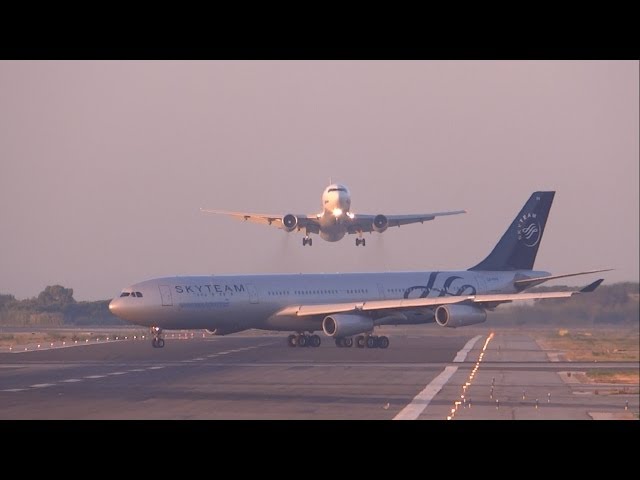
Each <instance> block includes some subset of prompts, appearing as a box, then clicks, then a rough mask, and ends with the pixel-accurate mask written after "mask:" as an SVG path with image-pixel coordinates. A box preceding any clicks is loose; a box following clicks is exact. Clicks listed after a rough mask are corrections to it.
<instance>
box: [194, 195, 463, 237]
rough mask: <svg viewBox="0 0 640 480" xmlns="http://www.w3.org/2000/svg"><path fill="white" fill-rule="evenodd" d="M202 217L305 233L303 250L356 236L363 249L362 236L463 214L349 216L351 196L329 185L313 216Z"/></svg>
mask: <svg viewBox="0 0 640 480" xmlns="http://www.w3.org/2000/svg"><path fill="white" fill-rule="evenodd" d="M200 211H201V212H204V213H216V214H222V215H230V216H232V217H236V218H238V219H243V220H245V221H247V220H248V221H250V222H255V223H262V224H264V225H272V226H275V227H278V228H281V229H282V230H284V231H285V232H293V231H294V230H297V231H298V232H299V231H301V230H302V229H304V230H305V236H304V238H303V239H302V246H305V245H309V246H312V245H313V239H312V238H311V237H310V234H312V233H315V234H317V235H320V238H322V239H324V240H326V241H327V242H337V241H338V240H342V238H343V237H344V236H345V235H346V234H347V233H349V234H358V238H356V247H357V246H359V245H362V246H363V247H364V246H365V245H366V239H364V238H362V234H363V233H364V232H369V233H371V232H378V233H382V232H384V231H385V230H386V229H387V228H389V227H399V226H400V225H408V224H410V223H424V222H426V221H428V220H433V219H434V218H436V217H441V216H445V215H458V214H460V213H466V210H455V211H452V212H438V213H420V214H410V215H382V214H378V215H366V214H361V213H352V212H351V193H350V192H349V190H348V189H347V187H345V186H344V185H340V184H337V183H332V184H331V185H329V186H328V187H327V188H325V189H324V192H322V212H320V213H318V214H313V215H304V214H303V215H294V214H292V213H287V214H285V215H280V214H276V215H270V214H267V213H246V212H227V211H224V210H209V209H205V208H201V209H200Z"/></svg>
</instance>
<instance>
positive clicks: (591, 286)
mask: <svg viewBox="0 0 640 480" xmlns="http://www.w3.org/2000/svg"><path fill="white" fill-rule="evenodd" d="M602 282H604V278H599V279H598V280H596V281H595V282H593V283H590V284H589V285H587V286H586V287H584V288H582V289H580V293H590V292H593V291H594V290H595V289H596V288H598V287H599V286H600V284H601V283H602Z"/></svg>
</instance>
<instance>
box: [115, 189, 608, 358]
mask: <svg viewBox="0 0 640 480" xmlns="http://www.w3.org/2000/svg"><path fill="white" fill-rule="evenodd" d="M554 195H555V192H535V193H533V194H532V195H531V197H530V198H529V200H528V201H527V202H526V203H525V205H524V207H523V208H522V210H521V211H520V212H519V213H518V215H517V216H516V217H515V219H514V220H513V222H512V223H511V225H510V226H509V228H508V229H507V231H506V232H505V233H504V235H503V236H502V238H501V239H500V241H499V242H498V244H497V245H496V246H495V247H494V249H493V250H492V251H491V253H490V254H489V255H488V256H487V257H486V258H485V259H484V260H483V261H481V262H480V263H478V264H477V265H475V266H473V267H471V268H469V269H468V270H463V271H434V272H428V271H427V272H381V273H343V274H340V273H337V274H297V275H296V274H294V275H289V274H274V275H265V274H263V275H208V276H176V277H164V278H155V279H152V280H147V281H143V282H141V283H136V284H134V285H131V286H130V287H128V288H125V289H124V290H123V291H122V293H121V294H120V297H117V298H115V299H113V300H112V301H111V303H110V304H109V310H110V311H111V312H112V313H113V314H114V315H116V316H118V317H120V318H122V319H124V320H126V321H128V322H131V323H134V324H138V325H144V326H149V327H151V329H152V333H153V342H152V344H153V346H154V347H163V346H164V339H163V338H162V330H163V329H205V330H207V331H208V332H209V333H211V334H214V335H226V334H229V333H235V332H241V331H243V330H247V329H252V328H255V329H262V330H277V331H291V332H296V333H294V334H291V335H289V337H288V344H289V346H291V347H296V346H298V347H304V346H313V347H318V346H319V345H320V343H321V339H320V336H319V335H317V334H315V333H314V332H316V331H323V332H324V333H325V334H326V335H327V336H329V337H332V338H333V339H334V340H335V343H336V345H337V346H338V347H351V346H353V344H354V343H355V344H356V345H357V346H358V347H362V348H364V347H367V348H387V347H388V346H389V339H388V338H387V337H385V336H376V335H374V334H373V333H374V329H375V327H377V326H380V325H417V324H424V323H432V322H435V323H436V324H438V325H440V326H442V327H453V328H455V327H462V326H466V325H474V324H478V323H482V322H484V321H485V320H486V318H487V311H491V310H493V309H494V308H496V307H497V306H498V305H500V304H502V303H509V302H513V301H519V300H531V299H541V298H563V297H571V296H573V295H577V294H581V293H587V292H591V291H593V290H595V289H596V288H597V287H598V286H599V285H600V283H602V281H603V279H599V280H596V281H595V282H593V283H591V284H589V285H587V286H586V287H584V288H582V289H581V290H577V291H569V292H545V293H523V292H524V291H525V290H526V289H528V288H530V287H533V286H535V285H539V284H541V283H543V282H546V281H547V280H552V279H557V278H565V277H572V276H575V275H585V274H589V273H598V272H605V271H609V270H591V271H584V272H577V273H569V274H564V275H551V274H550V273H548V272H544V271H537V270H532V269H533V264H534V261H535V258H536V254H537V252H538V248H539V247H540V242H541V240H542V234H543V232H544V228H545V224H546V222H547V216H548V214H549V210H550V209H551V203H552V202H553V198H554ZM354 336H356V337H355V342H354V338H353V337H354Z"/></svg>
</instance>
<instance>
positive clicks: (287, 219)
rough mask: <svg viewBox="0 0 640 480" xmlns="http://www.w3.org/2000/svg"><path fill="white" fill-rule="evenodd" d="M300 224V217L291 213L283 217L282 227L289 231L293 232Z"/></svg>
mask: <svg viewBox="0 0 640 480" xmlns="http://www.w3.org/2000/svg"><path fill="white" fill-rule="evenodd" d="M297 226H298V218H297V217H296V216H295V215H292V214H291V213H288V214H286V215H285V216H284V217H282V228H283V229H284V230H286V231H287V232H292V231H293V230H295V228H296V227H297Z"/></svg>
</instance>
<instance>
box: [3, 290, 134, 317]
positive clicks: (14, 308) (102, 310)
mask: <svg viewBox="0 0 640 480" xmlns="http://www.w3.org/2000/svg"><path fill="white" fill-rule="evenodd" d="M109 301H110V300H99V301H96V302H77V301H76V300H75V299H74V298H73V289H72V288H65V287H63V286H62V285H49V286H47V287H46V288H45V289H44V290H43V291H42V292H40V294H39V295H38V296H37V297H33V298H29V299H26V300H16V298H15V297H14V296H13V295H9V294H0V325H4V326H16V327H22V326H24V327H26V326H31V325H34V326H47V327H60V326H65V325H124V324H125V322H123V321H122V320H120V319H119V318H118V317H116V316H114V315H112V314H111V312H110V311H109Z"/></svg>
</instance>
